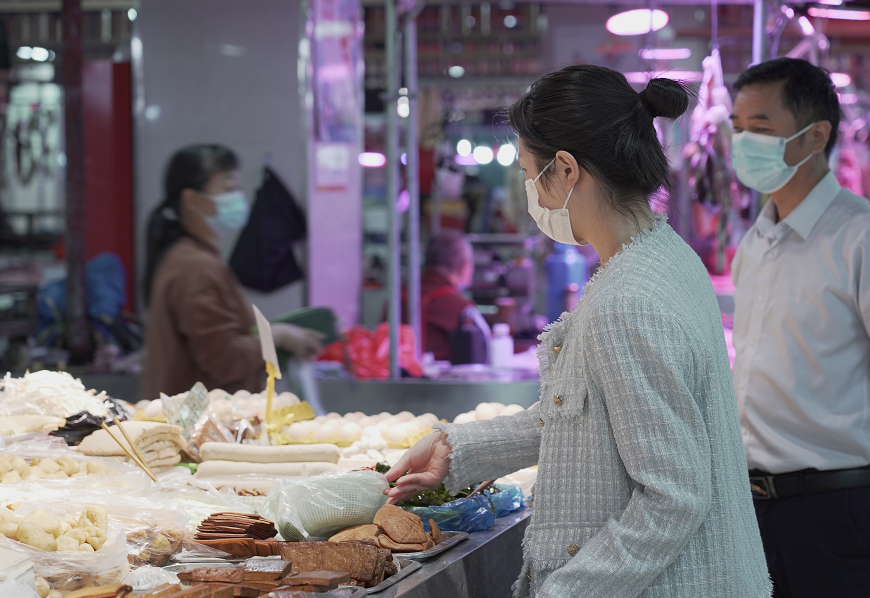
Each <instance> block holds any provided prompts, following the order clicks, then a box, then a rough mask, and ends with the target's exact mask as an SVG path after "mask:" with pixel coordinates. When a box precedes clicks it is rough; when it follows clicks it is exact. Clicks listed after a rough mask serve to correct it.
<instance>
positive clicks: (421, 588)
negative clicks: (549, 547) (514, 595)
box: [375, 509, 532, 598]
mask: <svg viewBox="0 0 870 598" xmlns="http://www.w3.org/2000/svg"><path fill="white" fill-rule="evenodd" d="M531 514H532V512H531V511H530V510H529V509H523V510H522V511H519V512H517V513H513V514H511V515H508V516H507V517H502V518H501V519H496V521H495V527H493V528H492V529H491V530H489V531H486V532H475V533H473V534H470V535H469V537H468V540H466V541H464V542H462V543H460V544H458V545H457V546H456V547H455V548H452V549H450V550H449V551H447V552H445V553H444V554H442V555H439V556H437V557H435V558H433V559H432V560H430V561H425V562H424V563H423V568H422V569H420V570H419V571H417V572H416V573H414V574H412V575H410V576H408V577H407V578H405V579H403V580H401V581H400V582H399V583H397V584H396V585H394V586H392V587H391V588H387V589H386V590H384V591H383V592H380V593H378V594H375V596H378V597H382V598H394V597H397V596H401V597H402V598H444V597H445V596H450V597H455V598H489V597H492V596H510V595H511V586H512V585H513V583H514V582H515V581H516V580H517V577H519V575H520V570H521V569H522V564H523V549H522V540H523V534H525V532H526V527H527V526H528V524H529V517H531Z"/></svg>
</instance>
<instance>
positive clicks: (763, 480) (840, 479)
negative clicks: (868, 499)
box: [749, 465, 870, 500]
mask: <svg viewBox="0 0 870 598" xmlns="http://www.w3.org/2000/svg"><path fill="white" fill-rule="evenodd" d="M868 486H870V465H868V466H866V467H858V468H856V469H835V470H832V471H819V470H818V469H803V470H801V471H794V472H789V473H779V474H776V475H774V474H769V473H767V472H766V471H759V470H757V469H753V470H750V472H749V487H750V489H751V490H752V498H754V499H755V500H769V499H771V498H789V497H791V496H803V495H807V494H819V493H821V492H831V491H832V490H846V489H848V488H865V487H868Z"/></svg>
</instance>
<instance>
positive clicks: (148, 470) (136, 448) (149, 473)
mask: <svg viewBox="0 0 870 598" xmlns="http://www.w3.org/2000/svg"><path fill="white" fill-rule="evenodd" d="M112 421H113V422H115V425H116V426H118V429H119V430H121V434H123V435H124V438H126V439H127V442H129V443H130V447H131V448H132V449H133V452H134V453H136V456H137V457H139V461H140V462H141V463H142V465H143V466H145V472H146V473H147V474H148V475H149V476H150V477H151V479H152V480H154V481H155V482H156V481H157V478H155V477H154V472H153V471H151V468H150V467H149V466H148V463H146V462H145V457H143V456H142V453H140V452H139V447H137V446H136V444H135V443H134V442H133V439H132V438H130V437H129V436H128V435H127V430H125V429H124V426H123V425H121V420H119V419H118V418H117V417H115V418H113V419H112Z"/></svg>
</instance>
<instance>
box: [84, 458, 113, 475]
mask: <svg viewBox="0 0 870 598" xmlns="http://www.w3.org/2000/svg"><path fill="white" fill-rule="evenodd" d="M108 471H109V468H108V467H106V464H105V463H103V462H102V461H88V473H106V472H108Z"/></svg>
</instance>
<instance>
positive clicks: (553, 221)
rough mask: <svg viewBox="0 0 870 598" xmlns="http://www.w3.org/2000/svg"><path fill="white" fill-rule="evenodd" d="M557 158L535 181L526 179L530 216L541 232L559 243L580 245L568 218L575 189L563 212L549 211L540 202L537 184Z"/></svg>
mask: <svg viewBox="0 0 870 598" xmlns="http://www.w3.org/2000/svg"><path fill="white" fill-rule="evenodd" d="M555 161H556V158H553V159H552V160H551V161H550V163H549V164H547V165H546V166H545V167H544V169H543V170H542V171H541V172H539V173H538V176H536V177H535V178H534V179H526V198H527V199H528V200H529V214H530V215H531V217H532V218H534V219H535V223H536V224H537V225H538V228H539V229H541V232H542V233H544V234H545V235H547V236H548V237H550V238H551V239H553V240H554V241H556V242H558V243H565V244H566V245H580V243H578V242H577V241H576V240H575V239H574V232H573V231H572V230H571V219H570V218H569V217H568V200H569V199H571V193H573V192H574V187H571V190H570V191H568V197H566V198H565V205H564V206H562V209H561V210H548V209H547V208H542V207H541V204H540V202H539V201H538V199H539V196H538V188H537V187H536V186H535V183H537V182H538V179H539V178H541V175H542V174H544V172H546V170H547V169H548V168H549V167H550V166H552V164H553V162H555Z"/></svg>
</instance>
